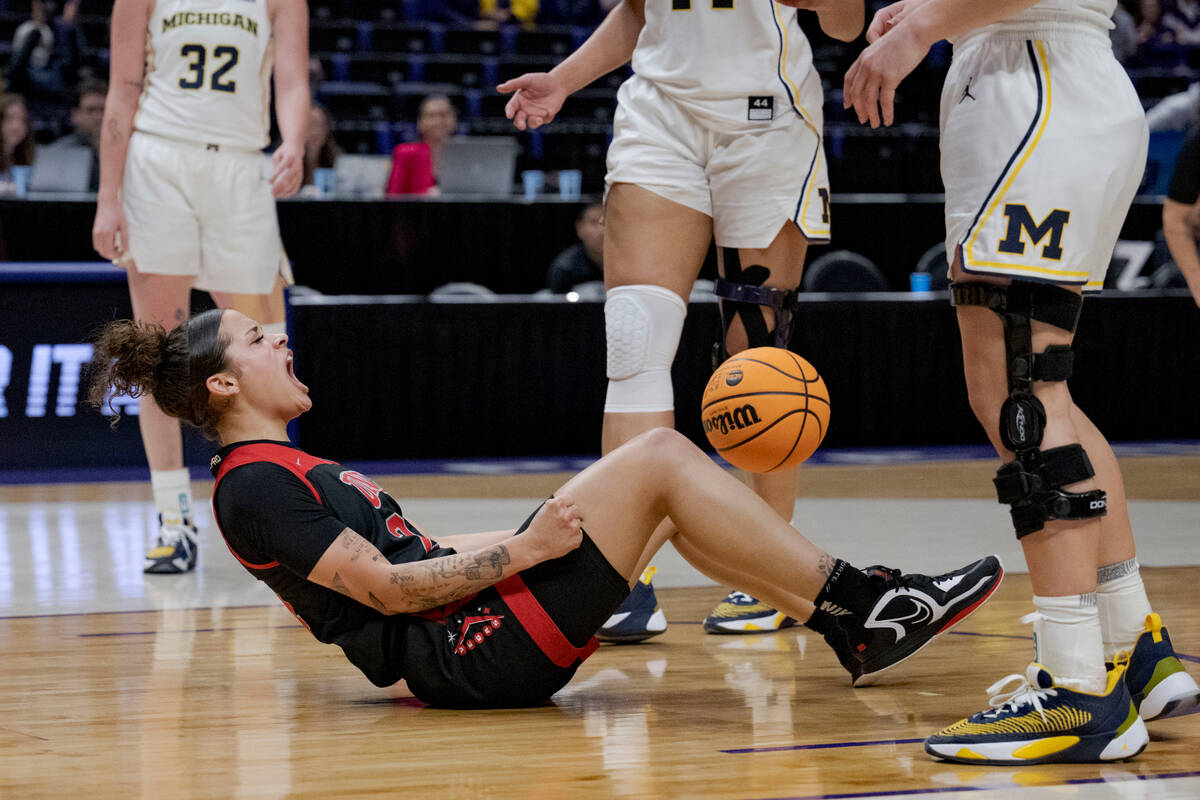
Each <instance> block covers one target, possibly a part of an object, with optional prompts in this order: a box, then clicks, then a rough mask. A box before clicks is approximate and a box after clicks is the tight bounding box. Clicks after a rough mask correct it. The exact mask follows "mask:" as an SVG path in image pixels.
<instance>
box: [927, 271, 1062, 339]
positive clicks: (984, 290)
mask: <svg viewBox="0 0 1200 800" xmlns="http://www.w3.org/2000/svg"><path fill="white" fill-rule="evenodd" d="M950 301H951V303H953V304H954V305H956V306H983V307H984V308H990V309H991V310H992V311H995V312H996V313H997V314H1001V315H1003V314H1015V315H1018V316H1022V317H1029V318H1030V319H1035V320H1037V321H1038V322H1044V323H1046V324H1047V325H1053V326H1054V327H1056V328H1061V329H1063V330H1064V331H1068V332H1070V333H1074V332H1075V326H1076V325H1077V324H1078V323H1079V312H1080V310H1081V309H1082V308H1083V298H1082V297H1081V296H1080V295H1077V294H1075V293H1074V292H1072V291H1071V290H1069V289H1064V288H1062V287H1061V286H1052V285H1050V284H1045V283H1031V282H1029V281H1013V282H1012V283H1011V284H1010V285H1009V286H993V285H991V284H987V283H954V284H951V286H950Z"/></svg>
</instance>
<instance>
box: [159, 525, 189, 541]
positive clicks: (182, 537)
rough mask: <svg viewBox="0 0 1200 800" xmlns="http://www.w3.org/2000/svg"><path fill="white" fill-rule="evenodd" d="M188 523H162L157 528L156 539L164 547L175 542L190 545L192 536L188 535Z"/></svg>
mask: <svg viewBox="0 0 1200 800" xmlns="http://www.w3.org/2000/svg"><path fill="white" fill-rule="evenodd" d="M189 527H190V526H189V525H188V524H187V523H184V524H182V525H163V526H161V527H159V529H158V541H159V542H161V543H162V545H163V546H165V547H173V546H175V545H177V544H184V545H187V546H190V545H191V544H192V537H191V536H190V535H189V530H188V529H189Z"/></svg>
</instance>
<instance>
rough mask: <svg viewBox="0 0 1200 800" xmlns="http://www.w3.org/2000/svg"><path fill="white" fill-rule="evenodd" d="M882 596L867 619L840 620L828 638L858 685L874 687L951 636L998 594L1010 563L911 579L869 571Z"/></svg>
mask: <svg viewBox="0 0 1200 800" xmlns="http://www.w3.org/2000/svg"><path fill="white" fill-rule="evenodd" d="M863 572H865V573H866V574H867V575H868V576H869V577H870V578H871V580H872V582H874V583H876V584H877V585H878V586H879V589H880V594H879V597H878V598H877V599H876V600H875V605H874V606H872V607H871V610H870V612H869V613H868V614H867V616H866V617H865V618H863V617H859V616H858V615H856V614H843V615H841V616H839V617H837V627H835V628H834V629H833V630H831V631H830V632H829V633H827V634H825V641H826V642H827V643H828V644H829V646H830V647H832V648H833V651H834V652H835V653H836V654H837V657H838V660H839V661H840V662H841V663H842V666H843V667H845V668H846V670H847V671H848V672H849V673H850V680H851V683H852V684H853V685H854V686H870V685H871V684H872V683H874V682H875V681H877V680H878V679H879V678H880V677H881V676H882V674H883V673H884V672H885V671H886V670H889V669H891V668H892V667H894V666H896V665H897V664H899V663H900V662H902V661H904V660H906V659H908V658H911V657H912V656H914V655H916V653H917V651H918V650H920V649H921V648H922V647H924V646H925V645H927V644H929V643H930V642H932V641H933V640H934V639H935V638H937V637H938V636H940V635H941V634H943V633H946V632H947V631H949V630H950V629H951V628H953V627H954V626H955V625H957V624H958V623H960V622H962V621H963V620H964V619H966V618H967V616H969V615H970V614H971V613H972V612H973V611H975V609H977V608H979V607H980V606H981V605H983V602H984V601H985V600H987V599H988V598H989V597H991V596H992V593H993V592H995V591H996V588H997V587H998V586H999V585H1000V581H1002V580H1003V579H1004V565H1003V564H1002V563H1000V559H999V558H997V557H996V556H987V557H986V558H981V559H979V560H978V561H975V562H973V563H971V564H968V565H966V566H965V567H961V568H960V569H956V570H954V571H953V572H947V573H946V574H944V575H933V576H930V575H921V574H918V573H911V574H908V575H905V574H903V573H901V572H900V570H898V569H890V568H888V567H881V566H875V567H867V568H866V569H864V570H863Z"/></svg>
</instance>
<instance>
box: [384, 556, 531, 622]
mask: <svg viewBox="0 0 1200 800" xmlns="http://www.w3.org/2000/svg"><path fill="white" fill-rule="evenodd" d="M511 563H512V555H511V554H510V553H509V552H508V547H507V546H505V545H503V544H497V545H493V546H491V547H488V548H486V549H484V550H481V551H479V552H477V553H460V554H455V555H452V556H446V557H445V558H434V559H430V560H429V561H423V562H419V563H418V564H411V565H404V566H401V567H398V568H397V569H395V570H394V571H393V572H392V574H391V577H390V582H391V583H392V585H396V586H400V585H403V586H404V587H405V590H404V592H405V594H406V595H407V596H408V598H409V599H410V600H411V601H412V602H414V603H417V604H419V605H420V606H421V608H423V609H428V608H435V607H437V606H441V605H445V604H446V603H449V602H452V601H454V600H458V599H459V598H462V597H465V596H467V595H469V594H472V593H474V592H477V591H479V590H480V589H485V588H487V587H488V586H491V585H493V584H495V583H497V582H499V581H500V580H502V579H504V578H506V577H508V575H509V574H510V570H508V569H507V567H508V566H509V565H510V564H511ZM412 567H419V569H418V571H416V573H415V574H414V573H413V572H412V571H411V570H412Z"/></svg>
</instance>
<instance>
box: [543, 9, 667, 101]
mask: <svg viewBox="0 0 1200 800" xmlns="http://www.w3.org/2000/svg"><path fill="white" fill-rule="evenodd" d="M645 24H646V6H645V0H625V2H623V3H621V4H620V5H619V6H617V7H616V8H614V9H613V10H612V11H610V12H609V13H608V15H607V16H605V17H604V21H603V22H601V23H600V25H599V26H598V27H597V28H596V30H595V31H593V32H592V35H591V36H589V37H588V38H587V41H585V42H584V43H583V44H582V45H580V46H579V49H578V50H576V51H575V52H574V53H572V54H571V55H569V56H567V57H566V59H564V60H563V61H562V62H561V63H559V64H558V65H557V66H556V67H554V69H552V70H550V74H551V75H554V76H556V77H557V78H558V79H559V80H560V81H562V84H563V87H564V88H565V89H566V90H567V94H571V93H572V92H576V91H578V90H579V89H582V88H583V87H585V86H587V85H588V84H589V83H591V82H592V81H594V80H596V79H597V78H600V77H602V76H604V75H607V74H608V73H610V72H612V71H613V70H614V69H616V68H617V67H619V66H621V65H622V64H624V63H626V62H627V61H629V59H631V58H632V57H633V48H634V47H635V46H636V45H637V40H638V35H639V34H641V32H642V27H643V26H644V25H645Z"/></svg>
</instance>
